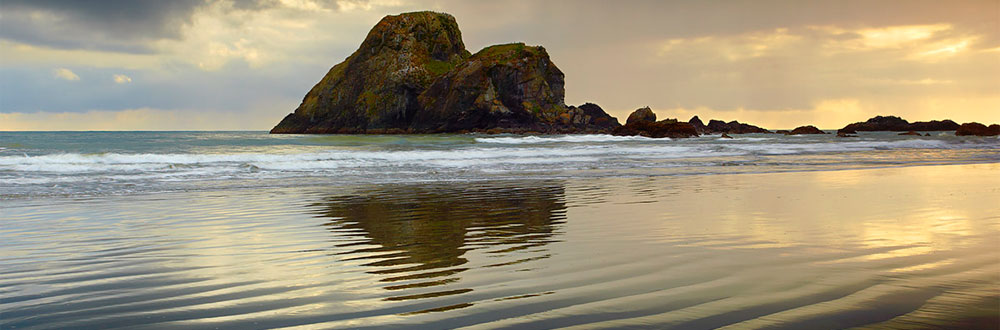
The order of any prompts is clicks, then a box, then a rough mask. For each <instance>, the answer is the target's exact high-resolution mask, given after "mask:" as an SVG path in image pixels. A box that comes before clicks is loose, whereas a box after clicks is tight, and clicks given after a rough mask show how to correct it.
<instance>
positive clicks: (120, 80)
mask: <svg viewBox="0 0 1000 330" xmlns="http://www.w3.org/2000/svg"><path fill="white" fill-rule="evenodd" d="M112 77H113V78H114V79H115V83H116V84H128V83H131V82H132V78H131V77H129V76H126V75H123V74H115V75H113V76H112Z"/></svg>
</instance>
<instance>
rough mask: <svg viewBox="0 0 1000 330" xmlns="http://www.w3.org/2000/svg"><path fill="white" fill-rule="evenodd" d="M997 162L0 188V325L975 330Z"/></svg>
mask: <svg viewBox="0 0 1000 330" xmlns="http://www.w3.org/2000/svg"><path fill="white" fill-rule="evenodd" d="M998 201H1000V164H997V163H986V164H971V165H935V166H905V167H890V168H877V169H853V170H835V171H829V170H827V171H808V172H794V171H793V172H781V173H734V174H713V175H683V176H652V177H635V178H630V177H579V178H547V179H522V180H515V179H509V178H508V179H503V180H488V179H485V180H464V181H461V180H460V181H431V182H388V183H382V184H356V183H351V184H342V185H311V186H304V187H269V188H259V187H258V188H254V189H221V190H197V191H187V192H184V191H175V192H164V193H147V194H133V195H124V196H83V197H44V198H20V199H8V200H4V201H0V212H2V218H3V221H0V328H4V329H7V328H116V327H127V328H192V327H193V328H208V327H223V328H239V329H250V328H281V327H293V328H294V327H301V328H365V327H379V328H384V327H394V326H395V327H402V328H433V329H438V328H456V327H470V328H518V329H524V328H527V329H531V328H557V327H582V328H618V327H637V328H678V329H708V328H718V327H727V326H728V327H732V328H740V329H745V328H811V329H816V328H847V327H855V326H863V327H875V328H928V327H929V328H937V327H953V328H985V329H995V328H996V327H997V325H998V322H1000V321H998V315H1000V246H998V245H1000V203H998Z"/></svg>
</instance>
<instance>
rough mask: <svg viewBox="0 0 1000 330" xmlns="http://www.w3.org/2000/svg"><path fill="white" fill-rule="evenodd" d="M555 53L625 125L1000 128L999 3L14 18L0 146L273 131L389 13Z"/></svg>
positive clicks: (47, 11)
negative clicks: (636, 114)
mask: <svg viewBox="0 0 1000 330" xmlns="http://www.w3.org/2000/svg"><path fill="white" fill-rule="evenodd" d="M417 10H434V11H439V12H447V13H450V14H452V15H453V16H455V18H456V20H457V21H458V24H459V27H460V28H461V30H462V34H463V38H464V41H465V44H466V47H467V48H468V49H469V51H471V52H473V53H474V52H476V51H477V50H479V49H481V48H483V47H486V46H489V45H492V44H499V43H508V42H525V43H527V44H530V45H541V46H544V47H545V48H546V49H547V50H548V52H549V54H550V55H551V57H552V61H553V62H554V63H556V65H557V66H558V67H559V68H560V69H561V70H562V71H563V72H564V73H565V74H566V103H567V104H571V105H574V104H582V103H585V102H593V103H596V104H598V105H600V106H601V107H603V108H604V109H605V110H606V111H608V113H610V114H611V115H612V116H616V117H618V118H619V120H620V121H622V122H624V119H625V118H626V117H627V116H628V114H629V113H630V112H631V111H632V110H634V109H636V108H640V107H644V106H649V107H651V108H652V109H653V111H654V112H656V113H657V115H658V117H659V118H680V119H681V120H687V119H689V118H690V117H691V116H693V115H699V117H701V118H702V119H703V120H706V121H707V120H708V119H709V118H712V119H721V120H725V121H730V120H739V121H741V122H749V123H752V124H756V125H759V126H763V127H766V128H771V129H780V128H793V127H796V126H800V125H810V124H811V125H816V126H818V127H820V128H828V129H835V128H840V127H843V126H844V125H846V124H848V123H851V122H856V121H864V120H866V119H868V118H870V117H872V116H875V115H898V116H901V117H903V118H904V119H908V120H910V121H918V120H932V119H945V118H948V119H952V120H955V121H957V122H960V123H961V122H969V121H978V122H984V123H1000V1H997V0H987V1H920V0H906V1H892V0H885V1H851V0H843V1H769V0H759V1H629V0H625V1H588V0H578V1H562V0H551V1H446V0H426V1H424V0H371V1H364V0H246V1H232V0H171V1H141V0H140V1H135V0H111V1H74V0H49V1H44V0H43V1H32V0H2V1H0V130H267V129H270V128H271V127H272V126H273V125H275V124H276V123H277V122H278V121H279V120H281V118H282V117H284V116H285V115H286V114H288V113H290V112H292V111H293V110H294V109H295V108H296V107H297V106H298V104H299V103H300V102H301V101H302V97H303V96H304V95H305V93H306V92H307V91H308V90H309V89H310V88H311V87H312V86H313V85H314V84H315V83H316V82H318V81H319V79H320V78H322V76H323V75H324V74H325V73H326V72H327V70H329V68H330V67H331V66H333V65H334V64H337V63H339V62H341V61H343V60H344V59H345V58H346V57H347V56H349V55H350V54H351V53H352V52H354V50H356V49H357V47H358V46H359V45H360V44H361V42H362V41H363V39H364V37H365V36H366V34H367V32H368V30H369V29H371V27H372V26H374V25H375V23H377V22H378V21H379V19H381V18H382V17H383V16H386V15H395V14H399V13H403V12H409V11H417Z"/></svg>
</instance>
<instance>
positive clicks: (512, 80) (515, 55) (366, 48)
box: [271, 12, 620, 133]
mask: <svg viewBox="0 0 1000 330" xmlns="http://www.w3.org/2000/svg"><path fill="white" fill-rule="evenodd" d="M563 78H564V76H563V73H562V71H560V70H559V68H558V67H556V65H555V64H554V63H552V61H551V60H550V59H549V55H548V53H547V52H546V51H545V48H542V47H532V46H526V45H524V44H523V43H516V44H506V45H497V46H490V47H487V48H484V49H483V50H481V51H479V52H478V53H476V54H475V55H470V54H469V52H468V51H467V50H466V49H465V45H464V43H463V42H462V35H461V32H460V31H459V29H458V24H457V23H456V22H455V19H454V17H452V16H451V15H448V14H443V13H434V12H414V13H405V14H400V15H396V16H386V17H385V18H383V19H382V20H381V21H380V22H379V23H378V24H376V25H375V27H374V28H372V30H371V31H370V32H369V33H368V36H367V38H366V39H365V41H364V42H363V43H362V44H361V47H360V48H359V49H358V50H357V51H355V52H354V53H353V54H352V55H351V56H349V57H348V58H347V59H346V60H344V62H341V63H340V64H337V65H335V66H334V67H333V68H332V69H330V72H328V73H327V75H326V76H325V77H323V79H322V80H321V81H320V82H319V83H317V84H316V86H315V87H313V89H312V90H310V91H309V93H308V94H306V96H305V98H304V99H303V101H302V103H301V104H300V105H299V107H298V108H297V109H296V110H295V112H293V113H292V114H289V115H288V116H286V117H285V118H284V119H283V120H282V121H281V122H280V123H279V124H278V125H277V126H275V127H274V128H273V129H272V130H271V133H438V132H464V131H491V132H515V133H526V132H542V133H600V132H609V131H610V130H611V129H613V128H614V127H618V126H620V124H619V123H618V120H617V119H615V118H614V117H611V116H610V115H608V114H607V113H606V112H604V110H603V109H601V108H600V107H599V106H597V105H594V104H585V105H582V106H580V107H573V106H567V105H566V104H564V103H563V102H564V95H565V92H564V81H563Z"/></svg>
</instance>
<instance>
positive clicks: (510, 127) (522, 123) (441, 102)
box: [412, 43, 618, 132]
mask: <svg viewBox="0 0 1000 330" xmlns="http://www.w3.org/2000/svg"><path fill="white" fill-rule="evenodd" d="M563 77H564V76H563V73H562V71H560V70H559V68H558V67H556V65H555V63H552V61H551V59H550V58H549V55H548V53H547V52H546V51H545V48H543V47H540V46H526V45H525V44H523V43H515V44H506V45H496V46H490V47H486V48H484V49H483V50H481V51H479V52H477V53H476V54H475V55H472V57H470V58H469V59H468V60H466V61H465V62H463V63H462V64H460V65H458V66H457V67H455V69H453V70H452V71H449V72H448V73H447V74H445V75H443V76H441V77H440V78H439V79H438V80H437V81H435V82H434V83H433V84H431V86H430V87H429V88H428V89H427V91H425V92H424V93H423V94H421V95H420V97H419V102H420V105H421V107H422V108H423V110H422V111H421V112H420V113H418V114H417V115H416V116H415V117H414V121H413V125H412V127H413V128H414V130H416V131H427V132H454V131H462V130H468V131H476V130H489V129H493V128H499V129H501V130H502V131H510V132H525V131H527V132H579V131H588V132H593V131H600V130H602V129H610V128H612V127H614V126H615V125H617V123H618V121H617V120H616V119H614V118H613V117H611V116H608V115H607V114H606V113H604V111H603V110H601V109H600V107H598V106H596V105H593V104H590V105H584V106H581V107H580V108H576V107H568V106H566V105H565V104H564V103H563V98H564V93H565V92H564V89H563V86H564V84H565V83H564V80H563Z"/></svg>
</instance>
